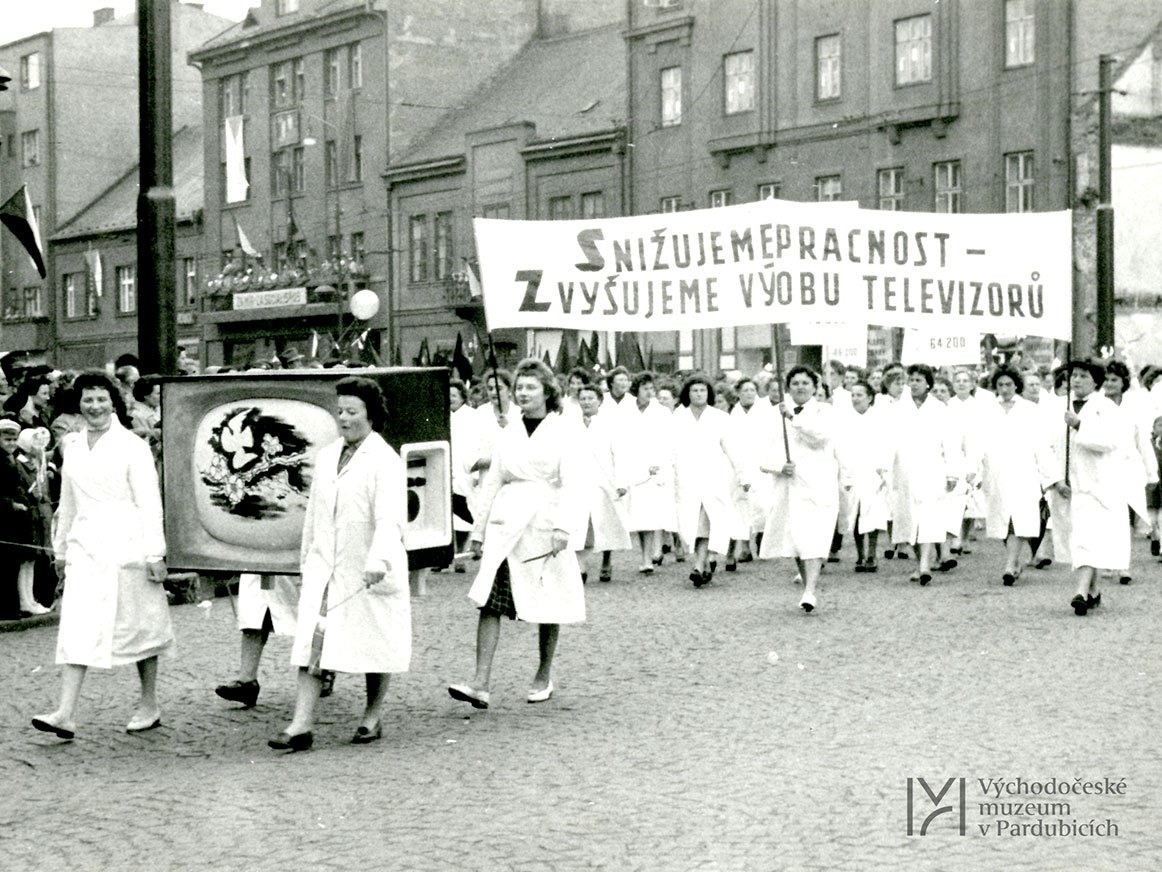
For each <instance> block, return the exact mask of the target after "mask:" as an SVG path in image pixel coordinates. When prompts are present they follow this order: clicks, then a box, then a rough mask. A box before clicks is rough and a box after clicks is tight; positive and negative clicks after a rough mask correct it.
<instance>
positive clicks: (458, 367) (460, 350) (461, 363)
mask: <svg viewBox="0 0 1162 872" xmlns="http://www.w3.org/2000/svg"><path fill="white" fill-rule="evenodd" d="M452 369H453V370H454V371H455V373H456V378H458V379H460V381H462V382H466V381H468V380H469V379H471V378H472V361H470V360H469V359H468V356H467V355H466V354H465V353H464V337H463V336H461V335H460V334H459V333H457V334H456V347H455V348H454V349H452Z"/></svg>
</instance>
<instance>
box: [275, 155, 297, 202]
mask: <svg viewBox="0 0 1162 872" xmlns="http://www.w3.org/2000/svg"><path fill="white" fill-rule="evenodd" d="M293 187H294V183H293V182H292V181H291V156H290V152H289V151H288V150H286V149H282V150H281V151H276V152H275V153H274V154H272V155H271V156H270V192H271V195H272V196H275V197H282V196H284V195H286V194H288V193H290V191H291V190H292V189H293Z"/></svg>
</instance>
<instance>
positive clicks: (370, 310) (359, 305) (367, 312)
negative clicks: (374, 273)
mask: <svg viewBox="0 0 1162 872" xmlns="http://www.w3.org/2000/svg"><path fill="white" fill-rule="evenodd" d="M378 311H379V294H377V293H375V291H372V290H368V289H367V288H364V289H363V290H362V291H356V292H355V293H354V294H353V295H352V296H351V314H352V315H354V316H355V317H356V318H358V319H359V320H360V321H367V320H368V319H370V318H374V317H375V313H376V312H378Z"/></svg>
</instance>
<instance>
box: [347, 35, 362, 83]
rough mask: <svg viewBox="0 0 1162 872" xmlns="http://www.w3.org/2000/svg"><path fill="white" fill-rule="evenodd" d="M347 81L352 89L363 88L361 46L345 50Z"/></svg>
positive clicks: (356, 44) (352, 46)
mask: <svg viewBox="0 0 1162 872" xmlns="http://www.w3.org/2000/svg"><path fill="white" fill-rule="evenodd" d="M347 81H348V82H350V83H351V87H352V88H362V87H363V46H362V45H360V44H359V43H355V44H354V45H351V46H349V47H348V49H347Z"/></svg>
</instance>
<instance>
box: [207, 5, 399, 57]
mask: <svg viewBox="0 0 1162 872" xmlns="http://www.w3.org/2000/svg"><path fill="white" fill-rule="evenodd" d="M378 6H379V4H378V2H377V0H371V2H370V3H368V0H302V3H301V4H300V7H299V10H298V11H297V12H291V13H288V14H286V15H279V14H277V13H276V12H275V10H274V8H273V4H265V3H264V4H263V5H262V6H255V7H254V8H252V9H250V10H249V11H247V13H246V17H245V18H243V19H242V20H241V21H239V22H238V23H237V24H235V25H233V26H232V27H229V28H227V29H226V30H224V31H222V32H221V33H219V34H218V35H217V36H215V37H214V38H213V39H210V40H209V41H207V42H205V43H203V44H202V45H200V46H198V47H197V48H196V49H195V50H194V51H193V52H191V53H190V54H191V57H196V56H197V55H200V54H202V53H203V52H210V51H214V50H215V49H222V48H229V47H230V46H231V45H232V44H235V43H237V44H238V47H240V48H241V47H242V45H243V44H244V43H246V42H249V41H251V40H253V39H255V38H258V37H264V36H266V35H268V34H272V33H281V32H283V31H285V30H286V29H287V28H288V27H293V26H295V25H304V24H307V25H309V24H312V23H313V22H315V21H317V20H318V19H320V18H324V17H326V16H328V15H334V14H335V13H339V12H347V11H351V10H367V9H368V8H369V7H370V9H371V10H375V9H376V8H377V7H378Z"/></svg>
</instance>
